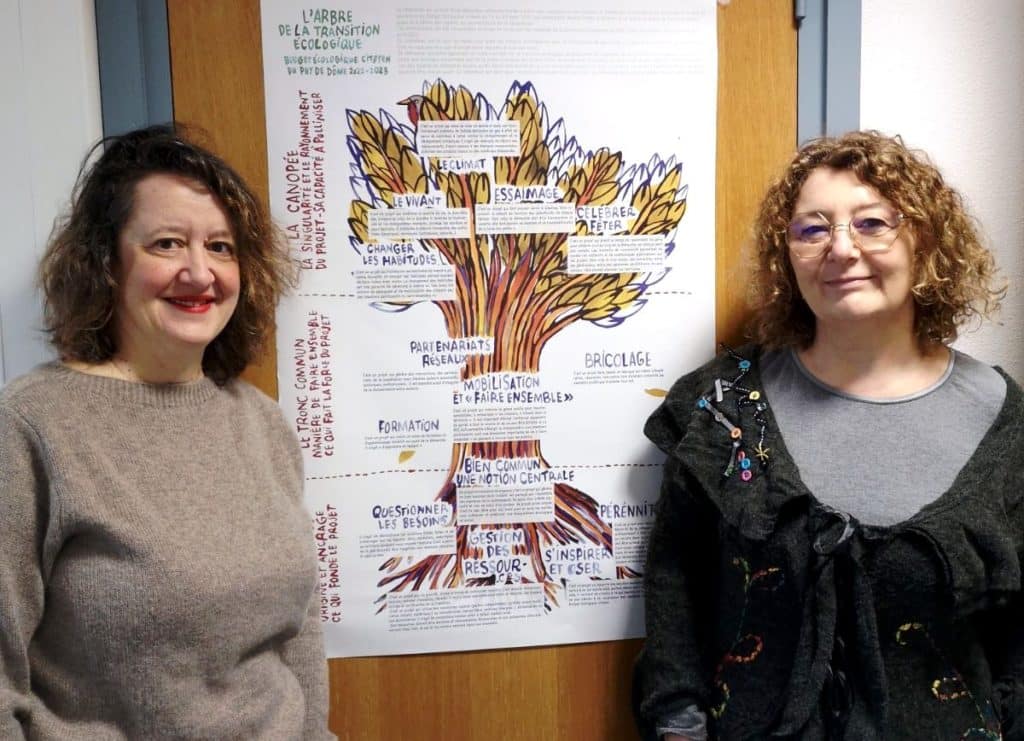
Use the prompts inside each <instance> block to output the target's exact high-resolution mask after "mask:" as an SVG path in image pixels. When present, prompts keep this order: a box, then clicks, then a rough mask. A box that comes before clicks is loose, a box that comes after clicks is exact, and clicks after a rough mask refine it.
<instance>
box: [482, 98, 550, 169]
mask: <svg viewBox="0 0 1024 741" xmlns="http://www.w3.org/2000/svg"><path fill="white" fill-rule="evenodd" d="M506 117H507V119H508V120H509V121H518V122H519V142H520V146H519V157H518V158H516V157H496V158H495V160H494V179H495V182H497V183H501V184H509V185H545V184H546V183H547V181H548V167H550V165H551V151H550V150H549V149H548V145H547V142H546V141H545V136H546V135H547V132H545V131H544V129H543V126H544V121H543V117H542V116H541V110H540V107H539V106H538V105H537V101H536V100H535V99H534V98H533V97H532V96H531V95H528V94H525V93H524V94H520V95H519V96H518V97H517V98H515V99H514V100H510V101H509V102H508V106H507V114H506Z"/></svg>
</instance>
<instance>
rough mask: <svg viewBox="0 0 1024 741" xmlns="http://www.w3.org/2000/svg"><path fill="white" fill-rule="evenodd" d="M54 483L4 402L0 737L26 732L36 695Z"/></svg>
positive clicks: (0, 411)
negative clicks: (45, 544) (36, 641)
mask: <svg viewBox="0 0 1024 741" xmlns="http://www.w3.org/2000/svg"><path fill="white" fill-rule="evenodd" d="M48 490H49V485H48V482H47V476H46V472H45V466H44V465H43V462H42V456H41V454H40V446H39V445H38V439H37V436H36V435H35V433H34V432H33V430H32V429H31V428H30V427H29V425H28V424H27V423H26V422H25V421H24V420H23V419H21V418H20V417H18V416H17V415H15V414H13V413H12V412H11V411H10V410H7V409H4V408H2V407H0V738H4V739H20V738H25V728H26V727H27V726H28V724H30V723H31V718H32V712H33V706H34V704H35V703H36V699H35V698H34V697H33V696H32V689H31V676H30V671H29V658H28V648H29V641H30V640H31V637H32V635H33V633H34V632H35V630H36V627H37V626H38V624H39V622H40V620H41V619H42V615H43V605H44V594H45V584H44V579H43V571H42V568H41V553H42V540H43V533H44V531H45V523H46V521H47V519H48V501H49V497H48Z"/></svg>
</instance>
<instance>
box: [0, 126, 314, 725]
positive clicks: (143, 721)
mask: <svg viewBox="0 0 1024 741" xmlns="http://www.w3.org/2000/svg"><path fill="white" fill-rule="evenodd" d="M101 145H102V146H104V150H103V153H102V155H101V156H99V158H98V159H97V160H96V161H95V162H94V163H93V164H92V165H91V166H89V167H87V168H83V172H82V174H81V175H80V176H79V181H78V184H77V186H76V189H75V192H74V193H73V195H72V201H71V207H70V212H69V214H68V216H67V217H66V219H65V220H64V221H63V222H62V223H58V225H57V226H56V228H55V231H54V234H53V236H52V237H51V240H50V243H49V245H48V247H47V250H46V253H45V254H44V256H43V259H42V264H41V267H40V281H41V284H42V288H43V292H44V296H45V319H46V327H47V329H48V331H49V334H50V337H51V340H52V342H53V345H54V347H55V348H56V349H57V351H58V353H59V355H60V360H59V361H58V362H53V363H50V364H47V365H43V366H41V367H39V368H37V369H35V370H34V371H32V372H30V373H28V374H27V375H25V376H22V377H21V378H19V379H16V380H14V381H13V382H11V383H10V384H8V386H7V387H6V388H5V389H3V392H2V393H0V522H2V523H3V527H2V529H0V737H2V738H4V739H21V738H24V739H29V738H31V739H38V740H39V741H50V740H51V739H52V740H53V741H56V740H57V739H61V740H64V739H128V738H133V739H134V738H139V739H142V738H145V739H214V738H217V739H228V738H246V739H267V740H268V741H270V740H271V739H273V741H279V740H280V739H295V740H296V741H298V740H299V739H327V738H333V736H332V735H331V734H330V733H329V732H328V730H327V721H326V717H327V690H326V676H325V675H326V663H325V661H324V653H323V645H322V639H321V634H320V620H319V600H318V598H317V591H316V583H317V569H316V564H315V560H314V554H313V552H312V550H313V549H312V543H313V541H312V539H311V537H310V535H311V533H310V523H309V519H308V516H307V515H306V513H305V512H304V511H303V505H302V484H303V476H302V458H301V454H300V452H299V449H298V442H297V440H296V438H295V435H294V433H293V432H292V430H291V429H290V427H289V425H288V424H287V423H286V422H285V420H284V418H283V417H282V415H281V413H280V411H279V409H278V408H277V406H276V404H274V402H273V401H271V400H270V399H268V398H267V397H265V396H264V395H263V394H261V393H260V392H259V391H257V390H256V389H254V388H252V387H251V386H249V385H248V384H246V383H243V382H242V381H240V380H239V379H238V375H239V373H241V371H242V370H243V368H244V367H245V366H246V364H247V363H248V362H249V361H250V360H252V359H253V358H254V357H256V355H257V354H258V352H259V350H260V347H261V343H262V342H263V341H264V339H265V336H266V333H267V330H268V328H269V327H270V326H271V325H272V322H273V314H274V308H275V306H276V304H277V301H278V298H279V296H280V295H281V293H282V291H283V290H285V289H286V288H288V287H289V286H290V285H292V284H293V283H294V279H295V266H294V262H293V261H292V259H291V258H290V257H289V255H288V250H287V242H286V240H284V239H283V238H282V237H281V236H280V235H279V232H278V231H277V230H276V228H275V227H274V226H273V224H272V223H271V222H270V220H269V218H268V217H267V215H266V212H265V210H264V209H263V208H262V207H261V205H260V204H259V201H258V200H257V199H256V197H255V196H254V195H253V193H252V191H251V190H250V189H249V187H248V186H247V185H246V184H245V183H244V182H243V181H242V179H241V178H240V177H239V176H238V174H237V173H235V171H234V170H232V169H231V168H230V167H229V166H228V165H227V164H226V163H225V162H223V161H222V160H221V159H219V158H218V157H216V156H214V155H213V154H211V153H209V152H207V151H206V150H204V149H202V148H201V147H199V146H197V145H196V144H194V143H192V142H191V141H189V140H188V139H187V138H186V137H185V136H184V134H183V132H182V131H181V130H180V129H179V128H177V127H154V128H149V129H144V130H140V131H134V132H131V133H128V134H125V135H123V136H118V137H113V138H110V139H107V140H104V141H103V142H101V144H100V145H97V147H99V146H101Z"/></svg>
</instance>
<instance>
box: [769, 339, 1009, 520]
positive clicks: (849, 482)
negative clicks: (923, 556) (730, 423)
mask: <svg viewBox="0 0 1024 741" xmlns="http://www.w3.org/2000/svg"><path fill="white" fill-rule="evenodd" d="M761 378H762V381H763V382H764V389H765V393H766V395H767V399H768V403H769V404H770V405H771V408H772V411H773V412H774V414H775V419H776V420H777V421H778V424H779V431H780V432H781V433H782V437H783V440H785V443H786V447H787V448H788V449H789V453H790V455H792V456H793V460H794V461H795V462H796V465H797V467H798V468H799V470H800V477H801V478H802V479H803V481H804V483H805V484H806V485H807V488H808V489H810V491H811V492H812V493H813V494H814V496H815V497H816V498H817V499H818V500H819V501H820V502H822V503H824V504H827V505H829V506H830V507H834V508H836V509H838V510H842V511H844V512H848V513H849V514H851V515H853V516H854V517H855V518H856V519H857V520H859V521H860V522H862V523H864V524H869V525H895V524H896V523H899V522H902V521H904V520H906V519H908V518H910V517H911V516H913V515H914V514H916V513H917V512H918V511H919V510H920V509H921V508H922V507H923V506H925V505H926V504H928V503H930V502H932V501H934V500H935V499H936V498H937V497H938V496H939V495H941V494H942V493H943V492H945V491H946V490H947V489H949V487H950V486H951V485H952V484H953V481H954V479H955V478H956V476H957V474H958V473H959V472H960V469H961V468H963V466H964V464H965V463H967V460H968V459H969V458H970V457H971V454H972V453H974V450H975V448H977V447H978V443H979V442H981V439H982V438H983V437H984V436H985V433H986V432H988V429H989V427H991V426H992V422H993V421H994V420H995V418H996V415H997V414H998V413H999V410H1000V408H1002V405H1003V400H1004V398H1005V396H1006V381H1005V380H1004V379H1003V377H1002V376H1001V375H999V373H998V372H997V371H995V370H994V369H992V368H990V367H989V366H987V365H985V364H984V363H981V362H979V361H977V360H975V359H974V358H972V357H970V356H969V355H964V354H963V353H960V352H956V351H954V352H952V353H951V354H950V362H949V366H948V367H947V369H946V372H945V373H944V374H943V376H942V378H940V379H939V380H938V381H937V382H936V383H935V384H934V385H932V386H931V387H929V388H926V389H924V390H922V391H919V392H917V393H915V394H911V395H910V396H904V397H900V398H896V399H870V398H865V397H862V396H856V395H853V394H848V393H846V392H843V391H840V390H839V389H835V388H832V387H831V386H828V385H826V384H824V383H822V382H821V381H820V380H818V379H817V378H815V377H814V376H812V375H811V373H810V372H809V371H808V370H807V368H806V367H804V365H803V363H801V362H800V359H799V357H797V354H796V353H795V352H794V351H792V350H780V351H774V352H766V353H765V354H764V356H763V357H762V358H761Z"/></svg>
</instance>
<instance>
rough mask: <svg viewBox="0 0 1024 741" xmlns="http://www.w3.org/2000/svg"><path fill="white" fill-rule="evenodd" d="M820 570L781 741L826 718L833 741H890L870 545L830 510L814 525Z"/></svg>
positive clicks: (818, 514)
mask: <svg viewBox="0 0 1024 741" xmlns="http://www.w3.org/2000/svg"><path fill="white" fill-rule="evenodd" d="M809 525H810V527H811V534H812V536H813V537H812V544H813V552H814V557H813V559H814V562H813V564H812V567H811V572H810V574H811V577H810V578H811V580H810V582H809V583H808V590H807V594H808V597H807V599H806V600H805V601H804V605H803V610H804V614H803V626H802V630H801V633H800V638H799V640H798V643H797V650H796V655H795V657H794V661H793V671H792V674H791V677H792V680H791V683H790V687H789V691H788V692H787V696H788V698H789V701H788V703H787V704H786V706H785V707H784V708H783V711H782V714H781V715H780V720H779V724H778V726H777V727H776V728H775V729H774V730H773V732H772V736H773V737H787V736H795V735H798V734H799V733H800V732H801V731H802V730H803V729H804V728H805V727H806V726H807V725H808V723H810V722H812V720H813V719H814V718H815V716H816V715H817V711H819V709H820V711H821V712H822V714H823V716H824V722H825V724H826V728H827V734H828V738H856V739H877V738H881V737H882V733H883V729H884V728H885V718H886V714H887V708H886V705H887V701H886V697H887V691H886V678H885V667H884V666H883V665H882V662H881V659H880V651H879V640H878V628H877V625H876V623H875V615H874V611H873V610H871V609H858V606H870V605H871V604H872V601H871V600H872V598H871V586H870V583H869V580H868V575H867V574H866V573H865V571H864V569H863V567H862V566H861V561H862V560H863V559H862V556H863V542H862V540H861V536H860V532H859V529H858V526H857V523H856V521H855V520H853V519H852V518H850V516H849V515H847V514H845V513H842V512H839V511H837V510H834V509H831V508H829V507H824V506H820V505H819V506H816V507H815V508H814V511H812V513H811V516H810V518H809Z"/></svg>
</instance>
